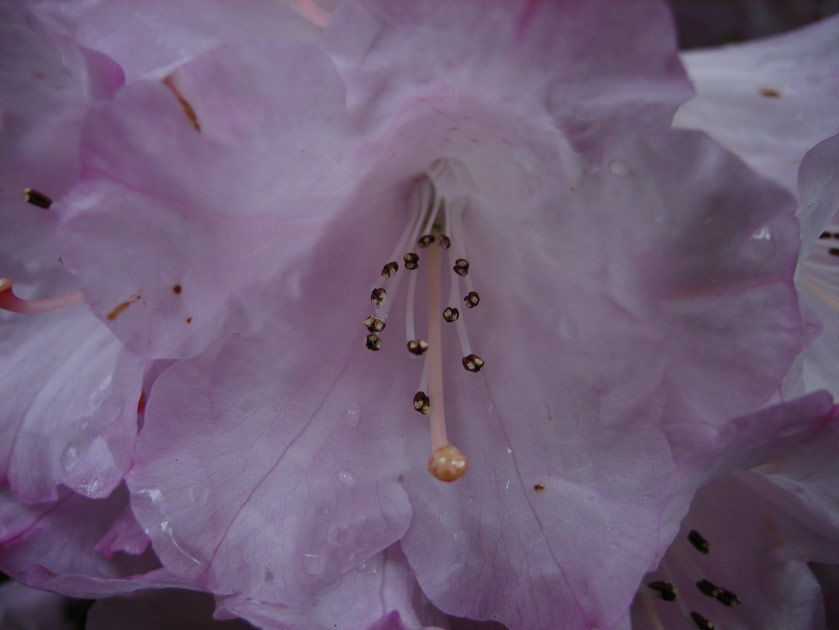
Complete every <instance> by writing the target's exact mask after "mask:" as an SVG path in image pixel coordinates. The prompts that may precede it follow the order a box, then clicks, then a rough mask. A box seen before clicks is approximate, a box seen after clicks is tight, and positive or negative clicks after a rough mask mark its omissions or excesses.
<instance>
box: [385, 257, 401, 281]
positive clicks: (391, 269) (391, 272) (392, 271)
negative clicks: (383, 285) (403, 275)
mask: <svg viewBox="0 0 839 630" xmlns="http://www.w3.org/2000/svg"><path fill="white" fill-rule="evenodd" d="M397 271H399V263H397V262H396V261H395V260H392V261H391V262H389V263H387V264H386V265H385V266H384V267H382V278H392V277H393V276H395V275H396V272H397Z"/></svg>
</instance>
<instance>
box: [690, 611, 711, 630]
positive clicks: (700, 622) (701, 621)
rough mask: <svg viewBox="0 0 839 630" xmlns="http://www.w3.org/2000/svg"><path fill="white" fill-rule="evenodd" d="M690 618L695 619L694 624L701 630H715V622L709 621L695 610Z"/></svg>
mask: <svg viewBox="0 0 839 630" xmlns="http://www.w3.org/2000/svg"><path fill="white" fill-rule="evenodd" d="M690 618H691V619H693V623H695V624H696V627H697V628H699V630H714V628H715V627H716V626H715V625H714V622H713V621H708V620H707V619H706V618H705V617H703V616H702V615H700V614H699V613H698V612H696V611H695V610H692V611H691V613H690Z"/></svg>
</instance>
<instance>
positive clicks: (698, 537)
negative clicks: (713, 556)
mask: <svg viewBox="0 0 839 630" xmlns="http://www.w3.org/2000/svg"><path fill="white" fill-rule="evenodd" d="M688 541H690V544H691V545H693V547H694V548H695V549H696V550H697V551H699V552H701V553H708V552H709V551H710V550H711V545H710V544H709V543H708V541H707V540H705V537H704V536H702V534H700V533H699V532H698V531H696V530H695V529H692V530H690V531H689V532H688Z"/></svg>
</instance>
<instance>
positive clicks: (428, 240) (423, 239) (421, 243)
mask: <svg viewBox="0 0 839 630" xmlns="http://www.w3.org/2000/svg"><path fill="white" fill-rule="evenodd" d="M435 240H436V239H435V238H434V235H433V234H423V235H422V236H420V237H419V240H418V241H417V246H418V247H420V248H422V249H425V248H426V247H428V246H429V245H431V244H432V243H433V242H434V241H435Z"/></svg>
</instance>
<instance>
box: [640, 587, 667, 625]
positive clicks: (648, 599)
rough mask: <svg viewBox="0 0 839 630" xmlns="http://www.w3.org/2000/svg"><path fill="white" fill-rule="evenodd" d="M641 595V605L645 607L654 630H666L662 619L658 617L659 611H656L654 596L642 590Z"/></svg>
mask: <svg viewBox="0 0 839 630" xmlns="http://www.w3.org/2000/svg"><path fill="white" fill-rule="evenodd" d="M640 595H641V605H642V606H643V607H644V612H646V613H647V618H648V619H649V620H650V627H651V628H652V630H665V628H664V624H663V623H661V617H659V616H658V611H657V610H656V609H655V602H653V598H652V596H651V595H650V594H649V593H648V592H647V591H646V590H644V589H641V593H640Z"/></svg>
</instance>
